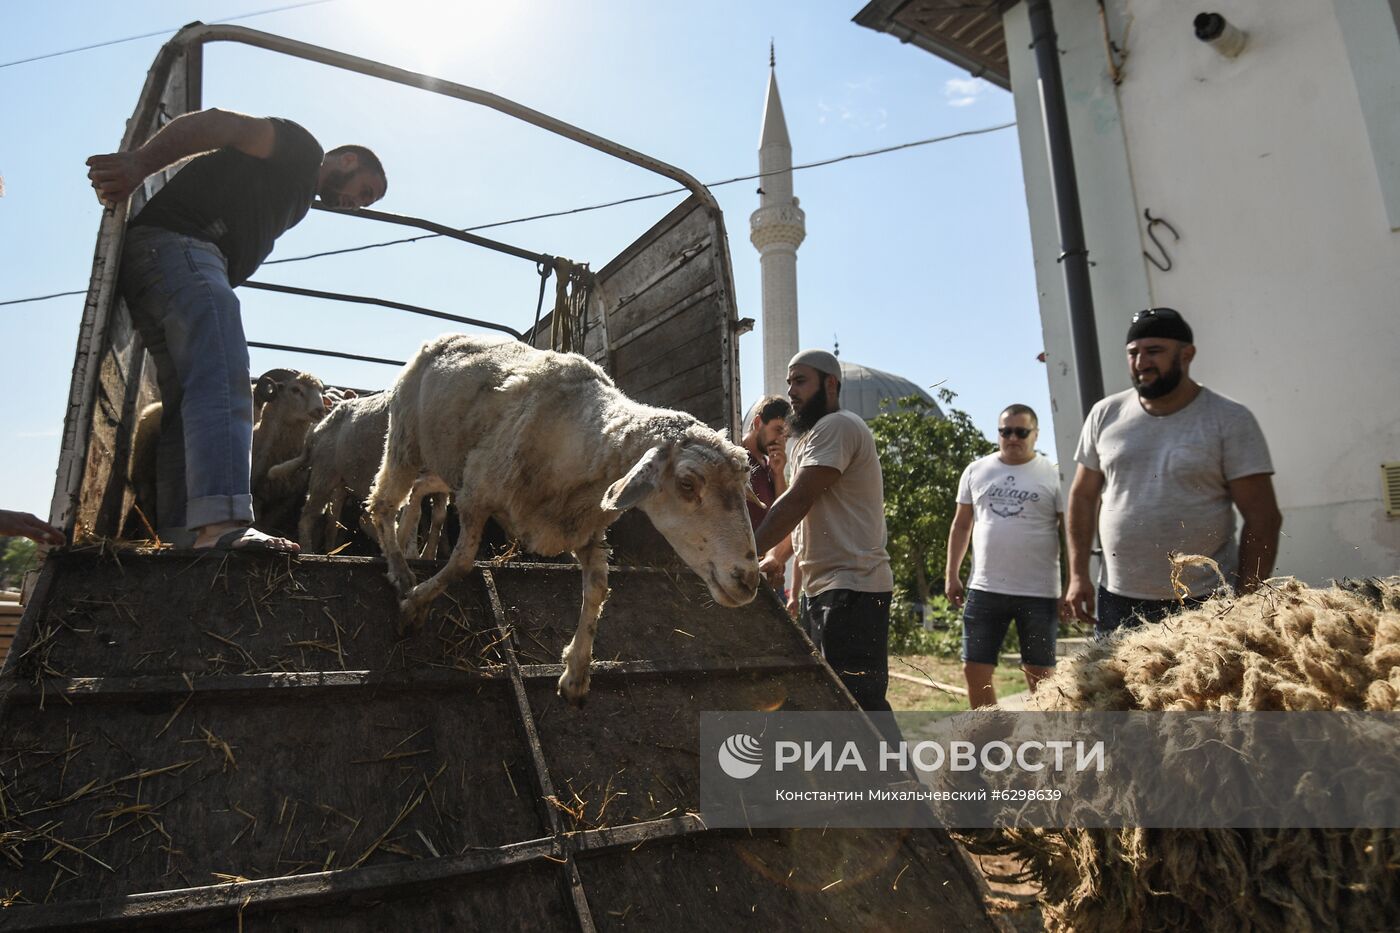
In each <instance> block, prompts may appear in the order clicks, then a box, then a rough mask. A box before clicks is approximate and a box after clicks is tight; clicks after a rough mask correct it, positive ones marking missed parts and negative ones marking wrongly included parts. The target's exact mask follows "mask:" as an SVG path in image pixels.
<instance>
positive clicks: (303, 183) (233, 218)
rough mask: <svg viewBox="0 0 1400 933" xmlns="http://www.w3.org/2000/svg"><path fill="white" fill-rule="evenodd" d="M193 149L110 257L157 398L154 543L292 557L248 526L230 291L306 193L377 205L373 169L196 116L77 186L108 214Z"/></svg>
mask: <svg viewBox="0 0 1400 933" xmlns="http://www.w3.org/2000/svg"><path fill="white" fill-rule="evenodd" d="M199 153H203V155H198V157H197V158H195V159H193V160H191V161H190V163H189V164H188V165H186V166H184V167H183V168H182V169H181V170H180V172H179V173H178V174H176V175H175V177H174V178H172V179H171V180H170V181H169V182H168V183H167V184H166V185H165V187H163V188H162V189H161V190H160V191H158V192H156V194H155V196H154V197H152V198H151V200H150V201H149V202H148V203H147V204H146V206H145V208H144V209H143V210H142V211H141V212H140V213H139V214H137V216H136V217H135V218H134V219H133V220H132V221H131V223H130V229H129V230H128V232H127V235H126V241H125V243H124V244H123V248H122V265H121V276H120V283H121V285H120V287H121V293H122V297H123V298H125V299H126V303H127V306H128V308H129V309H130V310H131V317H132V321H133V322H134V323H135V324H136V327H137V329H138V330H139V331H140V332H141V336H142V338H143V339H144V340H145V343H146V349H147V350H149V351H150V353H151V357H152V359H154V361H155V365H156V374H157V376H158V378H159V382H160V392H161V399H162V401H164V402H165V406H164V415H163V418H162V425H161V427H162V431H161V444H160V450H159V453H158V458H157V463H158V467H157V470H158V481H159V492H158V503H157V514H158V516H159V517H158V522H159V526H160V530H161V531H162V534H163V535H164V536H166V537H179V534H180V530H181V529H183V528H189V529H191V530H193V532H194V535H195V537H194V542H193V543H194V546H195V547H196V548H213V547H217V548H223V549H228V550H277V551H295V550H296V549H297V546H296V544H295V542H292V541H288V540H286V539H283V538H273V537H269V536H268V535H265V534H263V533H262V532H260V531H257V530H256V529H254V528H253V527H252V521H253V500H252V495H251V491H250V476H249V472H250V468H251V467H250V458H251V450H252V440H253V409H252V391H251V384H250V381H249V362H248V344H247V341H246V340H245V338H244V336H243V323H242V320H241V318H240V316H239V306H238V299H237V297H235V296H234V293H233V288H234V286H237V285H241V284H242V283H243V282H244V281H246V280H247V278H248V277H249V276H250V275H252V274H253V272H254V271H255V270H256V269H257V267H258V266H259V265H260V264H261V263H262V261H263V260H264V259H266V258H267V255H268V253H270V252H271V251H272V245H273V242H274V241H275V240H276V239H277V237H279V236H281V235H282V233H283V232H285V231H286V230H287V229H289V228H290V227H292V226H294V225H296V224H297V223H299V222H300V221H301V219H302V218H303V217H305V216H306V212H307V211H308V210H310V208H311V202H312V201H313V200H314V199H316V198H317V197H319V198H320V199H321V201H322V202H324V203H327V204H330V205H332V206H334V207H341V208H359V207H365V206H367V205H370V204H373V203H374V202H375V201H377V200H379V199H380V198H381V197H383V196H384V190H385V188H386V187H387V182H386V181H385V177H384V168H383V166H381V165H380V163H379V159H378V158H377V157H376V156H375V155H374V153H373V152H371V151H370V150H368V149H366V148H364V147H363V146H341V147H340V148H338V149H332V150H331V151H330V152H329V153H324V154H323V153H322V151H321V146H320V144H318V143H317V142H316V140H315V138H314V137H312V135H311V134H310V133H308V132H307V131H306V130H305V129H303V128H302V127H300V126H298V125H297V124H295V123H293V122H292V121H290V120H283V119H279V118H276V117H271V118H260V117H250V116H245V115H244V114H240V113H232V112H230V111H226V110H201V111H198V112H195V113H190V114H186V115H184V116H181V117H177V118H176V119H174V120H172V121H171V122H170V123H169V124H167V125H166V126H165V127H164V128H162V129H161V130H160V132H158V133H156V134H155V135H154V136H152V137H151V138H150V139H149V140H148V141H147V142H146V143H145V145H143V146H141V147H140V148H137V149H133V150H131V151H128V152H117V153H111V154H108V155H96V156H93V157H92V158H90V159H88V160H87V164H88V166H89V171H88V178H89V179H91V181H92V187H93V189H94V190H95V191H96V192H97V198H98V200H99V201H101V202H102V203H103V204H105V205H108V206H115V205H117V204H120V203H122V202H124V201H125V200H126V199H127V198H128V197H129V196H130V195H131V193H132V192H133V191H135V190H136V188H137V186H139V185H140V184H141V183H142V182H143V181H145V179H146V177H147V176H148V175H151V174H152V173H154V172H158V171H160V170H161V169H163V168H165V167H166V166H169V165H171V164H173V163H175V162H178V161H180V160H181V159H186V158H189V157H190V156H195V155H197V154H199Z"/></svg>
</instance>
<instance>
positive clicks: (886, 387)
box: [841, 360, 943, 421]
mask: <svg viewBox="0 0 1400 933" xmlns="http://www.w3.org/2000/svg"><path fill="white" fill-rule="evenodd" d="M910 395H917V396H918V397H919V398H921V399H923V400H924V401H925V402H927V403H928V405H929V409H930V410H931V411H932V413H933V414H934V415H935V416H936V417H939V418H942V417H943V409H941V408H939V407H938V403H937V402H935V401H934V400H933V396H932V395H929V394H928V391H927V390H925V389H923V388H922V387H920V386H918V385H916V384H915V383H913V382H910V381H909V380H908V379H905V378H904V377H903V376H896V375H895V374H894V373H887V372H885V371H884V370H882V369H874V368H872V367H870V366H862V365H860V364H859V363H851V362H848V361H847V360H841V407H842V408H844V409H846V410H847V411H853V412H855V413H856V414H858V415H860V416H861V418H863V419H865V420H866V421H869V420H870V419H871V418H874V417H876V416H877V415H879V414H880V412H881V408H880V402H881V401H883V400H885V399H890V400H891V403H893V401H894V400H895V399H901V398H906V397H907V396H910Z"/></svg>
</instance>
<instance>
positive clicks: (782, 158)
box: [749, 47, 943, 421]
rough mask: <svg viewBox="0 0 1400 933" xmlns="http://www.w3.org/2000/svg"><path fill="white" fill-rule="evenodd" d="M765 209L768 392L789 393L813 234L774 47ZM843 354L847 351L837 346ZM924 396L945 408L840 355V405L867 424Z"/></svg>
mask: <svg viewBox="0 0 1400 933" xmlns="http://www.w3.org/2000/svg"><path fill="white" fill-rule="evenodd" d="M758 170H759V172H761V173H762V176H763V177H762V178H761V179H760V181H759V189H758V191H759V206H758V210H756V211H754V212H753V215H752V216H751V217H750V218H749V240H750V242H752V243H753V245H754V248H755V249H757V250H758V255H759V262H760V264H761V266H762V270H763V391H764V394H767V395H786V394H787V364H788V360H790V359H792V357H793V356H794V355H795V354H796V353H797V351H798V350H799V349H801V347H800V346H799V340H798V330H797V248H798V247H799V246H801V245H802V241H803V240H804V239H805V238H806V236H807V215H806V214H805V213H803V211H802V208H801V207H799V206H798V202H797V198H796V197H794V196H793V193H792V191H793V189H792V141H791V140H790V139H789V138H788V131H787V121H786V120H785V119H784V118H783V102H782V100H781V98H779V96H778V74H777V67H776V62H775V61H774V57H773V52H772V49H771V47H770V49H769V55H768V98H767V101H766V103H765V104H764V107H763V130H762V133H761V135H760V136H759V143H758ZM833 349H834V350H835V351H836V355H837V357H838V358H839V357H840V355H841V353H840V349H839V348H836V347H833ZM909 395H917V396H919V397H920V398H922V399H923V400H924V401H926V402H928V404H929V406H930V410H931V411H932V412H933V413H934V414H936V415H937V416H939V417H942V414H943V412H942V410H941V409H940V408H939V407H938V404H937V403H936V402H935V401H934V400H933V397H932V396H931V395H929V393H928V392H927V391H926V390H924V389H923V388H921V387H920V386H919V385H917V384H915V383H913V382H910V381H909V380H908V379H905V378H904V377H902V376H897V375H895V374H894V373H887V372H885V371H883V370H879V369H875V368H874V367H871V366H862V365H861V364H859V363H851V362H848V361H847V360H844V359H843V360H841V407H842V408H845V409H848V410H850V411H853V412H855V413H856V414H858V415H860V416H861V417H862V418H864V419H865V420H866V421H869V420H870V419H871V418H874V417H875V416H876V415H878V414H880V402H881V401H882V400H884V399H897V398H904V397H906V396H909Z"/></svg>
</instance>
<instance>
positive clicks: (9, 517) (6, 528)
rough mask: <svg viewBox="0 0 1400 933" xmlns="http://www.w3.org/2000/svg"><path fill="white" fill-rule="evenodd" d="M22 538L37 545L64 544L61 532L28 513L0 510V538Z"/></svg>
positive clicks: (64, 540)
mask: <svg viewBox="0 0 1400 933" xmlns="http://www.w3.org/2000/svg"><path fill="white" fill-rule="evenodd" d="M13 537H24V538H28V539H29V540H31V541H34V542H36V543H38V544H66V543H67V539H65V538H64V537H63V532H61V531H59V530H58V529H57V528H55V527H54V526H52V525H50V524H49V523H48V522H46V521H41V520H40V519H38V518H36V517H35V516H33V515H30V514H29V513H28V512H7V511H5V510H4V509H0V538H13Z"/></svg>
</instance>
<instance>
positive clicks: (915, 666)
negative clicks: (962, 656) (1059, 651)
mask: <svg viewBox="0 0 1400 933" xmlns="http://www.w3.org/2000/svg"><path fill="white" fill-rule="evenodd" d="M890 671H891V673H896V674H908V675H909V676H910V677H920V678H923V679H925V680H930V679H931V680H936V681H938V682H939V683H943V684H949V685H951V686H955V687H961V688H963V689H964V690H966V689H967V681H966V680H964V679H963V670H962V662H961V661H959V660H958V659H957V658H941V657H937V656H934V655H927V654H911V655H896V656H894V657H891V658H890ZM992 686H993V687H994V688H995V689H996V693H997V697H998V698H1004V697H1008V696H1011V695H1012V694H1014V693H1021V692H1023V691H1024V690H1025V689H1026V676H1025V675H1024V674H1022V673H1021V670H1020V668H1018V667H1015V666H1013V665H1010V664H998V665H997V671H996V674H995V675H993V677H992ZM885 696H886V697H887V698H888V699H889V701H890V706H891V707H893V708H894V710H895V711H896V712H903V711H906V710H909V711H912V710H928V711H934V712H942V711H947V710H961V709H967V708H968V705H967V697H966V696H963V695H961V694H953V693H945V692H944V691H942V690H938V689H935V688H933V687H922V686H920V685H918V684H911V683H910V682H909V681H907V680H900V679H898V678H896V677H891V678H890V686H889V689H888V691H886V694H885Z"/></svg>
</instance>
